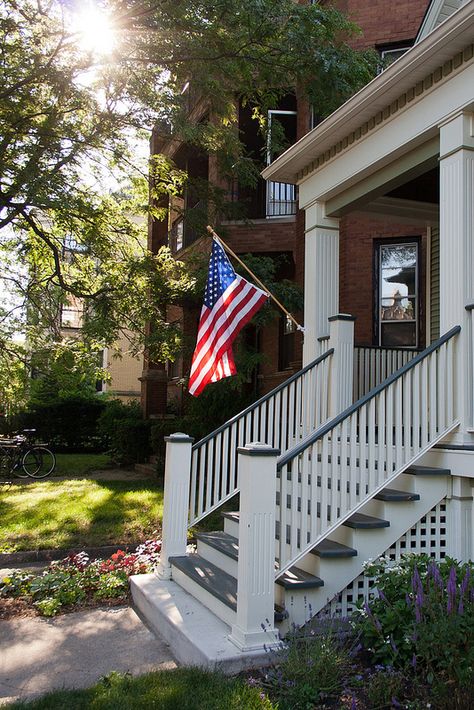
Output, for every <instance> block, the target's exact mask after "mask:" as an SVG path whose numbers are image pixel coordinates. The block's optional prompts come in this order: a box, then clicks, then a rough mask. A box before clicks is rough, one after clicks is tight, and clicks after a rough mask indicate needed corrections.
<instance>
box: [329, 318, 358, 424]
mask: <svg viewBox="0 0 474 710" xmlns="http://www.w3.org/2000/svg"><path fill="white" fill-rule="evenodd" d="M328 321H329V347H330V348H334V355H333V356H332V360H331V367H330V375H329V382H330V384H329V387H330V393H329V415H330V417H335V416H337V415H338V414H340V413H341V412H343V411H344V410H345V409H347V407H349V406H350V405H351V404H352V390H353V378H354V321H355V317H354V316H351V315H349V314H347V313H338V314H337V315H335V316H331V317H330V318H328Z"/></svg>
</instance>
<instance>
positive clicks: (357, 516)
mask: <svg viewBox="0 0 474 710" xmlns="http://www.w3.org/2000/svg"><path fill="white" fill-rule="evenodd" d="M343 525H345V526H346V527H348V528H354V529H356V530H372V529H375V528H388V527H389V526H390V523H389V521H388V520H382V518H374V517H372V516H371V515H364V514H363V513H354V515H351V517H350V518H349V519H348V520H346V522H345V523H343Z"/></svg>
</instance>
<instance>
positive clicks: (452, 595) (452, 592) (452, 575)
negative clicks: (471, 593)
mask: <svg viewBox="0 0 474 710" xmlns="http://www.w3.org/2000/svg"><path fill="white" fill-rule="evenodd" d="M446 591H447V593H448V604H447V611H448V614H452V613H453V611H454V606H455V604H456V592H457V586H456V568H455V567H454V565H453V566H452V567H451V569H450V570H449V577H448V583H447V585H446Z"/></svg>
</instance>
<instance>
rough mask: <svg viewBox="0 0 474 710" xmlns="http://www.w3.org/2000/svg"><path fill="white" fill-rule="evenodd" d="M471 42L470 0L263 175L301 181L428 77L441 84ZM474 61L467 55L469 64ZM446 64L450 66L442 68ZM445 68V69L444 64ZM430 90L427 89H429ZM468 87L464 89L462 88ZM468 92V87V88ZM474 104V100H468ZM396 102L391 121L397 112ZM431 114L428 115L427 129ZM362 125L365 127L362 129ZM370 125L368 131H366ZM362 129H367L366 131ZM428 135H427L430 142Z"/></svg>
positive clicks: (473, 17)
mask: <svg viewBox="0 0 474 710" xmlns="http://www.w3.org/2000/svg"><path fill="white" fill-rule="evenodd" d="M473 39H474V0H469V2H467V3H466V4H465V5H463V6H462V7H461V8H460V9H459V10H457V11H456V12H455V13H454V14H453V15H451V17H449V18H448V19H447V20H446V21H445V22H443V23H442V24H441V25H440V26H439V27H437V28H436V29H435V30H434V31H433V32H431V33H430V34H429V35H428V36H427V37H426V38H425V39H423V40H422V41H421V42H419V43H418V44H416V45H415V46H414V47H413V48H412V49H410V50H409V51H408V52H407V53H406V54H404V55H403V56H402V57H401V58H400V59H399V60H398V61H396V62H394V63H393V64H392V65H391V66H390V67H388V69H386V70H385V71H384V72H382V73H381V74H380V75H379V76H377V77H376V78H375V79H373V80H372V81H371V82H370V83H369V84H368V85H367V86H365V87H364V88H363V89H362V90H361V91H359V92H358V93H357V94H355V96H353V97H352V98H351V99H349V100H348V101H347V102H346V103H345V104H343V106H341V107H340V108H339V109H338V110H337V111H335V112H334V113H333V114H331V116H329V117H328V118H327V119H325V120H324V121H323V122H322V123H321V124H320V125H319V126H317V127H316V128H315V129H314V130H312V131H310V132H309V133H308V134H306V135H305V136H304V137H303V138H301V139H300V140H299V141H298V142H297V143H295V145H293V146H292V147H291V148H289V149H288V150H287V151H285V153H283V154H282V155H281V156H280V157H279V158H277V160H275V161H274V162H273V163H272V164H271V165H270V166H268V167H267V168H266V169H265V170H264V171H263V173H262V175H263V177H264V178H265V179H270V180H275V181H280V182H289V183H302V182H304V181H305V180H306V179H307V176H309V175H310V174H311V173H313V174H314V171H317V170H319V169H320V166H321V165H324V164H325V163H327V162H328V161H331V160H332V159H333V158H334V156H336V159H337V154H340V153H343V154H344V156H345V155H346V153H347V151H348V150H350V149H351V148H352V147H353V146H357V145H358V143H359V142H360V141H359V138H360V137H361V136H364V135H365V134H366V133H367V131H368V130H369V131H370V130H371V129H372V128H374V127H377V126H378V125H379V124H380V123H381V122H382V121H385V119H386V118H388V117H390V113H391V112H390V107H391V106H393V105H394V103H395V104H396V102H397V101H398V100H399V99H400V97H401V96H403V95H404V94H406V95H407V96H408V97H409V96H411V98H405V102H404V104H403V105H402V108H403V106H404V105H405V104H406V103H407V102H409V101H411V100H412V99H413V98H415V100H416V97H417V96H418V94H419V93H420V92H419V91H418V87H419V86H421V91H423V90H424V86H425V84H426V79H427V77H428V76H429V75H430V74H433V73H434V74H436V72H441V82H440V83H443V82H444V81H445V78H444V77H445V76H447V77H448V78H449V74H450V73H451V71H452V70H453V69H454V68H455V67H456V63H455V62H453V63H452V64H451V63H450V62H451V60H452V59H453V58H454V57H456V55H458V54H459V53H460V52H463V51H464V50H465V49H466V47H468V46H469V45H471V43H472V42H473ZM471 57H472V52H471V56H469V55H468V56H467V59H468V61H469V60H470V59H471ZM446 63H449V65H448V67H447V68H446ZM443 65H444V66H443ZM428 88H429V87H428ZM466 88H468V87H466ZM471 88H472V87H471ZM471 100H472V102H473V105H474V96H473V97H472V99H471ZM399 103H400V102H398V104H396V108H395V113H394V117H395V116H397V115H398V114H399V113H400V111H399ZM430 119H431V116H430V115H429V114H427V115H426V123H427V125H430V123H431V121H430ZM364 124H365V126H364ZM367 125H368V128H367ZM364 128H365V130H364ZM429 137H430V136H426V137H425V139H426V138H429Z"/></svg>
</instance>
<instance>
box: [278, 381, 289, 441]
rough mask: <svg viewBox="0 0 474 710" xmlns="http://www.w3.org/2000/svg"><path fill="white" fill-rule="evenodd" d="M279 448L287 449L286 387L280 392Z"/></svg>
mask: <svg viewBox="0 0 474 710" xmlns="http://www.w3.org/2000/svg"><path fill="white" fill-rule="evenodd" d="M280 396H281V450H282V452H283V451H288V449H289V448H290V447H289V446H288V387H285V389H284V390H282V392H281V395H280Z"/></svg>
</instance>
